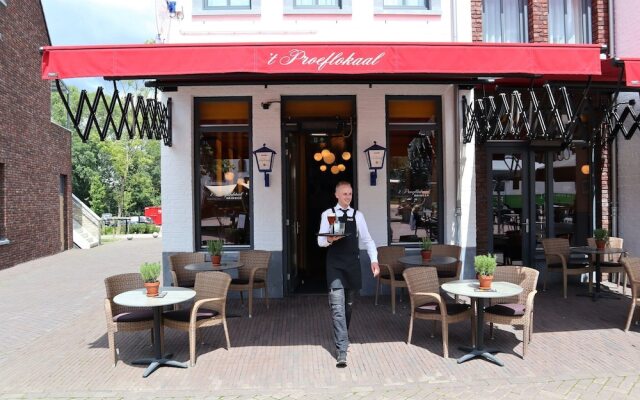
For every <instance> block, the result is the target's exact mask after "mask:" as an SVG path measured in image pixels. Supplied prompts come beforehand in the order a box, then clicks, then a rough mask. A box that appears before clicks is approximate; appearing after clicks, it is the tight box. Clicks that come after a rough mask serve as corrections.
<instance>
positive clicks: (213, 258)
mask: <svg viewBox="0 0 640 400" xmlns="http://www.w3.org/2000/svg"><path fill="white" fill-rule="evenodd" d="M221 260H222V256H211V264H213V265H220V261H221Z"/></svg>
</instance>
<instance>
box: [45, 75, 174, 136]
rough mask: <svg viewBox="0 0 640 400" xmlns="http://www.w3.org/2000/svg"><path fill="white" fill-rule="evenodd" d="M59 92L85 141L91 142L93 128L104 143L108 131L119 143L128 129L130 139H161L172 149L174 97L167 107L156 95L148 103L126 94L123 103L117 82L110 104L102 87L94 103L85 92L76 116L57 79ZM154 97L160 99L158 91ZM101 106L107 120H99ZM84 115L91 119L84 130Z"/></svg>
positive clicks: (81, 95) (79, 134) (82, 92)
mask: <svg viewBox="0 0 640 400" xmlns="http://www.w3.org/2000/svg"><path fill="white" fill-rule="evenodd" d="M56 89H57V91H58V94H59V95H60V98H61V99H62V103H63V104H64V108H65V110H66V111H67V115H68V116H69V118H70V120H71V122H72V123H73V127H74V129H75V131H76V133H77V134H78V136H80V138H81V139H82V141H83V142H86V141H87V140H89V134H90V133H91V129H92V128H95V129H96V130H97V131H98V135H99V136H100V140H101V141H104V140H105V139H106V138H107V136H108V134H109V132H112V133H113V134H114V135H115V138H116V139H117V140H120V139H121V137H122V134H123V133H124V131H125V129H126V132H127V135H128V137H129V139H133V138H135V137H136V135H137V136H138V137H139V138H140V139H144V138H145V137H146V138H147V139H156V140H160V139H162V140H163V142H164V144H165V146H169V147H171V144H172V132H171V98H169V99H168V100H167V104H166V105H165V104H163V103H161V102H160V101H158V100H157V98H156V97H155V96H154V98H153V99H146V100H145V98H144V97H143V96H137V98H136V100H135V101H134V98H133V94H131V93H127V95H126V96H125V99H124V104H123V101H122V99H121V98H120V96H119V92H118V89H117V87H116V83H115V81H114V82H113V95H112V97H111V101H110V102H108V101H107V98H106V97H105V95H104V90H103V88H102V87H101V86H100V87H98V89H97V90H96V94H95V97H94V98H93V101H91V99H90V98H89V95H88V94H87V91H86V90H82V91H81V92H80V99H79V101H78V105H77V107H76V111H75V113H74V112H73V110H72V109H71V107H70V105H69V102H68V101H67V99H66V98H65V96H64V93H63V92H62V88H61V87H60V80H59V79H56ZM155 94H156V96H157V89H156V93H155ZM101 107H102V108H103V109H104V111H106V118H105V119H104V121H98V114H97V112H98V109H99V108H101ZM116 107H117V108H116ZM116 110H119V111H120V116H119V118H120V119H119V121H117V123H116V118H117V116H116V115H115V111H116ZM85 112H86V113H88V118H87V119H86V123H84V127H82V126H81V123H82V122H83V115H84V114H85ZM101 122H102V123H101Z"/></svg>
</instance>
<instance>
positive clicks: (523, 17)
mask: <svg viewBox="0 0 640 400" xmlns="http://www.w3.org/2000/svg"><path fill="white" fill-rule="evenodd" d="M499 1H500V41H495V42H494V41H489V40H487V37H486V34H487V32H488V31H487V25H488V24H487V19H486V15H487V14H486V13H485V2H486V0H483V1H482V41H483V42H485V43H528V42H529V26H528V25H529V24H528V20H529V14H528V13H529V11H528V9H527V2H526V1H525V0H518V2H519V4H518V9H519V10H521V11H522V12H521V13H519V15H520V21H518V22H519V25H520V33H521V35H522V37H521V38H520V41H517V42H505V40H504V39H505V38H504V24H505V19H506V17H505V14H504V1H505V0H499Z"/></svg>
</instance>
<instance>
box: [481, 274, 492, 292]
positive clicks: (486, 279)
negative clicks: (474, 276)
mask: <svg viewBox="0 0 640 400" xmlns="http://www.w3.org/2000/svg"><path fill="white" fill-rule="evenodd" d="M478 280H479V281H480V289H491V282H493V275H479V276H478Z"/></svg>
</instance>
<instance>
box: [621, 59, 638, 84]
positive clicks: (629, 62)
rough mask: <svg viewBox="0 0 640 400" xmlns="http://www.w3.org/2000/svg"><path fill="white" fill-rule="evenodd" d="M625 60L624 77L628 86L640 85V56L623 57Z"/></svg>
mask: <svg viewBox="0 0 640 400" xmlns="http://www.w3.org/2000/svg"><path fill="white" fill-rule="evenodd" d="M622 61H623V62H624V78H625V81H626V82H627V86H630V87H640V58H627V59H624V58H623V59H622Z"/></svg>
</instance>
